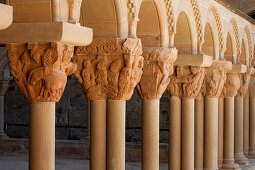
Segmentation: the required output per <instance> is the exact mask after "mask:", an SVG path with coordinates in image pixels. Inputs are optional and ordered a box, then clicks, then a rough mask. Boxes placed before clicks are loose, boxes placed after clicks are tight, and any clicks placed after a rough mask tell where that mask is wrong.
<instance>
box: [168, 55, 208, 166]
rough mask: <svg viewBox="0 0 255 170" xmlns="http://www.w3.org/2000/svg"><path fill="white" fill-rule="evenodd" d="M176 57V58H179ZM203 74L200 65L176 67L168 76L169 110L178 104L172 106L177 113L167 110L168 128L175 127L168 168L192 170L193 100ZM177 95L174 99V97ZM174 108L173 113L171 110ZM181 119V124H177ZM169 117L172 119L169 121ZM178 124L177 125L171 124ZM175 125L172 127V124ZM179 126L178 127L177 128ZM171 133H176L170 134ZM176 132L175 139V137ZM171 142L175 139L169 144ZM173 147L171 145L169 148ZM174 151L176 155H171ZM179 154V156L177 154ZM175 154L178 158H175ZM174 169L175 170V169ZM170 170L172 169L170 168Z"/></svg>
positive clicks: (171, 138) (171, 137)
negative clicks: (168, 112)
mask: <svg viewBox="0 0 255 170" xmlns="http://www.w3.org/2000/svg"><path fill="white" fill-rule="evenodd" d="M178 57H179V56H178ZM204 75H205V70H204V68H203V67H201V66H176V67H175V69H174V74H173V75H172V76H171V80H170V84H169V85H168V88H167V92H168V95H169V97H170V107H171V106H172V105H173V104H175V103H177V104H178V105H177V104H176V106H174V109H176V111H177V112H176V113H174V112H172V108H170V114H174V115H170V122H169V124H170V128H171V127H173V126H174V125H177V127H175V129H169V131H170V136H169V145H170V146H169V149H170V150H169V152H170V153H169V157H170V158H169V159H170V163H171V162H173V161H174V160H176V162H173V165H171V164H170V165H169V169H171V168H172V167H173V168H175V169H176V170H179V169H177V168H180V167H181V169H182V170H193V169H194V142H195V141H194V98H195V97H196V96H197V95H198V93H199V92H200V89H201V87H202V84H203V80H204ZM173 96H176V97H173ZM178 98H182V100H181V116H180V115H176V114H179V112H180V111H179V110H180V108H179V105H180V104H179V100H178ZM174 109H173V111H174ZM180 117H181V121H179V119H180ZM171 118H172V119H171ZM173 121H177V122H173ZM171 123H174V125H171ZM179 123H181V125H178V124H179ZM180 126H181V132H179V130H180V129H179V128H180ZM173 130H176V131H175V132H173ZM175 133H177V138H175V136H174V135H172V134H175ZM180 133H181V149H179V148H178V144H177V142H178V141H179V138H178V137H179V135H180ZM171 140H174V142H173V141H171ZM171 144H173V145H174V146H176V147H177V148H174V146H171ZM173 151H177V152H173ZM178 152H181V153H178ZM175 155H177V157H176V158H174V157H175ZM179 155H181V160H180V161H179ZM179 162H181V166H180V165H179ZM175 169H174V170H175ZM171 170H172V169H171Z"/></svg>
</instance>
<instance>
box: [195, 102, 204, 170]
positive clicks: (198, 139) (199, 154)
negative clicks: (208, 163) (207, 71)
mask: <svg viewBox="0 0 255 170" xmlns="http://www.w3.org/2000/svg"><path fill="white" fill-rule="evenodd" d="M203 167H204V98H197V99H195V170H203Z"/></svg>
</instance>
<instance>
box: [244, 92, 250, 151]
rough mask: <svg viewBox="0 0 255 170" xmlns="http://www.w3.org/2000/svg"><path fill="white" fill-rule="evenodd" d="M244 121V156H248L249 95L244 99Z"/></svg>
mask: <svg viewBox="0 0 255 170" xmlns="http://www.w3.org/2000/svg"><path fill="white" fill-rule="evenodd" d="M243 107H244V108H243V119H244V126H243V135H244V137H243V149H244V150H243V151H244V155H246V156H248V153H249V115H250V114H249V110H250V109H249V93H246V96H245V97H244V104H243Z"/></svg>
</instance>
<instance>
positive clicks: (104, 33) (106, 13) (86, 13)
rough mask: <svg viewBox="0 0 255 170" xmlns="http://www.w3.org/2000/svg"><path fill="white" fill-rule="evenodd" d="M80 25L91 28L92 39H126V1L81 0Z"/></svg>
mask: <svg viewBox="0 0 255 170" xmlns="http://www.w3.org/2000/svg"><path fill="white" fill-rule="evenodd" d="M80 20H81V22H80V23H81V25H83V26H86V27H90V28H93V34H94V37H95V38H97V37H100V38H116V37H117V38H127V36H128V10H127V2H126V0H103V1H102V0H83V1H82V5H81V19H80Z"/></svg>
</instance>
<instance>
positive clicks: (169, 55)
mask: <svg viewBox="0 0 255 170" xmlns="http://www.w3.org/2000/svg"><path fill="white" fill-rule="evenodd" d="M143 57H144V67H143V75H142V78H141V80H140V83H139V84H138V85H137V90H138V92H139V95H140V97H141V98H142V99H160V98H161V96H162V94H163V93H164V91H165V90H166V88H167V86H168V84H169V82H170V75H171V74H172V73H173V62H174V61H175V60H176V58H177V49H176V48H164V47H158V48H153V47H151V48H149V47H144V48H143Z"/></svg>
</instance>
